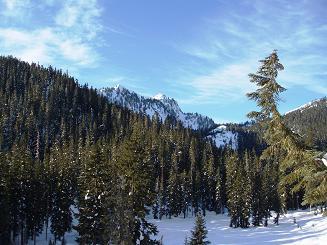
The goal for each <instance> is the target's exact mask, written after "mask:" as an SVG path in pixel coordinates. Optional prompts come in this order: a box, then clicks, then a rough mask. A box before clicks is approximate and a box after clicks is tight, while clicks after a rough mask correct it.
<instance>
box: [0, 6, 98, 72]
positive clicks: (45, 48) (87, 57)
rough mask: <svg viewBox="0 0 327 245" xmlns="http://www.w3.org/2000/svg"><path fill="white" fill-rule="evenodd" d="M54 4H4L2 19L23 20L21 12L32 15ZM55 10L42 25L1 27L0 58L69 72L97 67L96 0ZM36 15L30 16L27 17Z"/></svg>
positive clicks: (13, 23) (19, 24) (15, 24)
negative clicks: (1, 56)
mask: <svg viewBox="0 0 327 245" xmlns="http://www.w3.org/2000/svg"><path fill="white" fill-rule="evenodd" d="M42 4H43V5H42ZM54 4H58V2H51V1H46V2H44V3H43V2H39V3H35V2H31V1H20V0H15V1H8V0H6V1H3V3H2V5H3V6H4V10H3V11H2V15H3V18H4V19H5V20H6V21H7V22H8V21H9V20H11V18H12V17H13V16H17V15H21V16H25V15H24V14H23V11H25V10H26V9H29V11H30V12H31V11H32V10H34V11H36V10H39V9H40V8H47V7H49V6H51V7H52V8H53V7H54V6H53V5H54ZM56 7H57V9H58V10H57V12H56V14H55V15H54V16H52V17H51V18H52V19H51V20H49V21H48V22H47V23H46V24H44V25H40V26H35V27H33V28H32V27H31V26H32V25H29V26H28V27H24V25H22V24H21V23H19V21H16V22H15V21H12V20H11V21H12V24H11V25H8V24H7V25H1V24H0V48H1V54H4V55H14V56H16V57H19V58H21V59H22V60H25V61H28V62H41V63H42V64H45V65H48V64H55V65H58V66H60V67H64V68H68V67H69V68H70V69H72V70H76V69H78V68H81V67H85V66H96V65H97V62H98V60H99V59H100V55H99V53H98V52H97V49H96V48H97V46H96V45H95V43H97V40H98V34H99V33H100V32H101V30H102V25H101V22H100V17H101V9H100V8H99V7H98V4H97V2H96V0H90V1H85V0H75V1H72V0H71V1H63V2H60V3H59V4H58V6H56ZM53 9H55V8H53ZM4 12H5V13H6V14H3V13H4ZM35 14H36V13H33V12H32V13H30V16H34V15H35ZM34 18H36V17H34ZM26 21H27V20H26ZM28 21H31V20H28Z"/></svg>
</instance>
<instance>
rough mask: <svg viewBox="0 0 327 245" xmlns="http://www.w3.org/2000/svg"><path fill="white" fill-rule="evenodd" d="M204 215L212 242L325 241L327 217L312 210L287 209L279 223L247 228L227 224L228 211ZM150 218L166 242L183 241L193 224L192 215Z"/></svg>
mask: <svg viewBox="0 0 327 245" xmlns="http://www.w3.org/2000/svg"><path fill="white" fill-rule="evenodd" d="M294 217H295V219H296V222H297V224H294ZM205 219H206V227H207V230H208V240H209V241H210V242H211V244H307V245H317V244H319V245H320V244H327V217H322V215H320V214H319V215H314V214H313V212H308V211H297V212H290V213H288V214H287V215H285V216H282V217H281V219H280V224H279V225H278V226H277V225H273V224H269V226H268V227H257V228H254V227H251V228H248V229H241V228H237V229H235V228H230V227H229V226H228V224H229V217H228V216H227V215H216V214H214V213H208V214H207V215H206V217H205ZM150 221H151V222H153V223H155V224H156V225H157V226H158V230H159V231H160V234H159V235H158V237H161V236H163V242H164V244H165V245H177V244H183V242H184V240H185V237H186V236H187V237H190V236H191V232H190V230H192V229H193V226H194V218H186V219H184V218H174V219H171V220H161V221H158V220H150ZM271 222H272V219H271ZM298 225H299V226H298Z"/></svg>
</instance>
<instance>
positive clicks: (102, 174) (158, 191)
mask: <svg viewBox="0 0 327 245" xmlns="http://www.w3.org/2000/svg"><path fill="white" fill-rule="evenodd" d="M281 62H282V61H279V58H278V54H277V51H273V52H272V53H271V54H270V55H269V56H267V57H266V58H264V59H263V60H261V61H260V62H259V65H258V67H259V68H258V71H257V72H254V73H251V74H250V75H249V83H250V82H251V83H254V84H256V87H257V89H256V90H254V91H253V92H250V93H248V94H247V96H248V98H249V99H250V100H252V101H254V102H255V103H257V105H258V107H257V108H258V111H253V112H250V113H249V114H248V117H249V122H248V123H245V124H228V125H227V127H228V128H229V130H231V131H232V132H235V133H237V134H238V140H237V147H236V148H235V147H231V146H230V145H229V144H226V145H224V146H217V145H216V144H215V143H214V141H213V140H212V138H210V137H207V136H208V135H207V132H205V131H204V130H193V129H191V128H187V127H184V126H183V125H182V124H181V122H180V121H178V120H176V118H175V117H173V116H168V117H167V118H166V119H165V120H161V119H160V117H159V115H158V114H154V115H153V116H152V117H150V116H148V115H145V114H141V113H137V112H133V111H132V110H129V109H128V108H125V107H123V106H119V105H117V104H114V103H111V102H109V101H108V99H107V97H106V96H104V94H102V93H100V92H99V90H98V89H95V88H92V87H91V86H88V85H82V84H80V83H79V82H78V81H77V80H76V79H75V78H74V77H72V76H70V75H68V73H66V72H63V71H62V70H60V69H58V68H55V67H52V66H49V67H44V66H41V65H39V64H35V63H27V62H24V61H21V60H19V59H17V58H14V57H12V56H1V57H0V105H1V106H0V128H1V134H0V244H4V245H5V244H21V245H23V244H27V243H28V242H29V243H30V244H33V243H34V244H37V243H36V238H37V237H38V236H39V235H40V234H41V233H43V234H46V236H47V235H48V234H53V239H50V238H47V243H48V244H66V242H65V241H66V234H67V233H69V232H71V231H72V229H74V230H75V231H77V236H76V242H77V243H78V244H126V245H129V244H164V239H165V237H163V241H162V238H161V239H160V237H158V236H156V235H157V233H158V232H159V230H158V228H157V226H156V225H155V223H153V222H150V219H148V217H150V216H151V217H152V218H153V219H152V220H156V219H158V220H162V219H164V220H165V219H171V220H174V218H175V217H182V218H185V219H186V218H188V217H197V220H196V223H195V224H194V225H195V228H194V229H195V230H194V231H192V234H191V236H190V237H188V238H186V239H185V243H186V244H209V241H208V240H207V233H208V231H207V230H206V227H205V221H204V218H203V217H205V216H206V214H207V213H212V212H214V213H215V214H217V217H218V216H219V215H222V214H223V215H228V217H229V223H228V226H230V227H233V228H239V229H243V228H244V229H245V228H249V227H257V226H268V219H269V220H273V223H274V224H275V225H278V224H279V223H280V220H279V219H280V217H281V216H282V215H284V214H286V213H287V212H289V211H291V210H298V209H307V208H310V207H311V208H312V209H316V210H317V212H318V213H320V212H325V213H326V205H327V165H324V164H323V161H321V159H323V155H324V151H326V150H327V148H326V143H327V141H326V133H325V129H326V127H322V126H321V124H318V123H317V124H315V123H316V122H319V123H322V122H324V123H322V124H323V125H324V126H325V125H326V120H327V119H326V118H327V117H326V113H324V114H322V113H320V114H319V116H320V117H324V118H322V119H321V120H316V119H315V116H314V115H317V114H315V113H314V112H308V113H306V114H301V117H299V116H297V115H296V114H295V113H294V114H288V115H286V116H284V115H282V114H281V113H280V112H279V109H278V103H279V98H280V94H281V93H282V92H283V91H284V90H285V88H283V87H282V86H281V85H280V84H279V83H278V72H279V71H281V70H283V69H284V67H283V65H282V63H281ZM285 66H286V65H285ZM285 69H287V67H285ZM244 96H245V95H244ZM326 108H327V107H322V110H324V111H326ZM318 109H319V107H315V110H318ZM297 113H298V112H297ZM290 124H294V125H297V126H298V127H299V130H302V131H305V130H307V129H308V128H309V129H310V130H309V131H310V132H311V133H310V134H308V136H307V137H304V138H303V137H300V135H299V134H298V133H297V131H294V130H292V129H291V128H290V127H289V125H290ZM74 221H78V222H74ZM269 225H271V224H269ZM211 232H213V231H211ZM216 232H218V231H216ZM209 233H210V232H209ZM218 235H219V233H218Z"/></svg>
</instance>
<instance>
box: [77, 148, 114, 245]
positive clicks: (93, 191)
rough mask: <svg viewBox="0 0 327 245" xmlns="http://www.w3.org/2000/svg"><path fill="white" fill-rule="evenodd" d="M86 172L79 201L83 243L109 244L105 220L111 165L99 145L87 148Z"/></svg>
mask: <svg viewBox="0 0 327 245" xmlns="http://www.w3.org/2000/svg"><path fill="white" fill-rule="evenodd" d="M82 164H83V167H82V170H81V175H80V176H79V179H78V184H79V187H80V196H79V200H78V208H79V214H78V218H79V223H78V225H77V227H76V229H77V231H78V233H79V235H80V237H79V239H78V241H79V242H80V243H93V244H96V243H106V242H108V241H107V240H106V237H107V236H108V234H107V235H105V232H104V231H105V229H106V228H105V226H106V225H105V220H106V219H107V216H108V215H109V212H108V210H107V209H106V206H105V203H106V197H107V195H108V194H109V193H108V186H107V185H108V184H109V183H110V178H109V176H108V173H107V170H108V167H107V163H106V162H105V157H104V154H103V151H102V149H101V148H100V146H99V143H97V144H93V145H87V148H86V149H85V152H84V156H83V158H82Z"/></svg>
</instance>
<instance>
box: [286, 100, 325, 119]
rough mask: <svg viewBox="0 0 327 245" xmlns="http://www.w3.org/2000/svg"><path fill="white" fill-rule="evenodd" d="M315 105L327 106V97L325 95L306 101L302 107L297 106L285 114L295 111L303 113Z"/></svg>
mask: <svg viewBox="0 0 327 245" xmlns="http://www.w3.org/2000/svg"><path fill="white" fill-rule="evenodd" d="M314 107H316V108H317V107H327V97H324V98H322V99H317V100H313V101H311V102H309V103H306V104H304V105H302V106H300V107H297V108H295V109H293V110H290V111H288V112H286V113H285V115H287V114H290V113H293V112H300V113H302V112H304V111H306V110H309V109H311V108H314Z"/></svg>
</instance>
